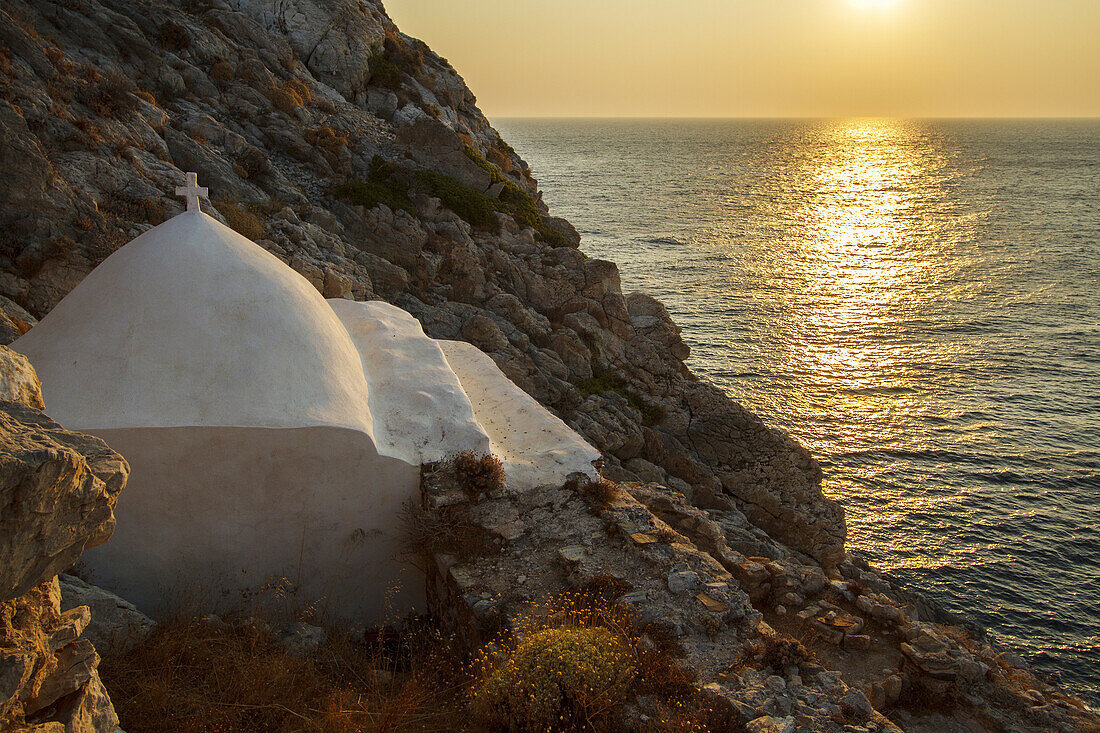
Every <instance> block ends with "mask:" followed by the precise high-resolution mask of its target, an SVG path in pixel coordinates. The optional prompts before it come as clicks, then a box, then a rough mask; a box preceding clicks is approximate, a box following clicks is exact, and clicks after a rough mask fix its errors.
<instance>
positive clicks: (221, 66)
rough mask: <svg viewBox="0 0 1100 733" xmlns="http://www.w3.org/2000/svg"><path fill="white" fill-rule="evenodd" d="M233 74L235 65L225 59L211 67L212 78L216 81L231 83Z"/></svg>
mask: <svg viewBox="0 0 1100 733" xmlns="http://www.w3.org/2000/svg"><path fill="white" fill-rule="evenodd" d="M233 73H234V71H233V64H231V63H229V62H228V61H226V60H225V59H218V60H217V61H215V62H214V63H213V64H211V65H210V78H211V79H213V80H214V81H229V80H230V79H232V78H233Z"/></svg>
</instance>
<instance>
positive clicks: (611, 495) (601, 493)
mask: <svg viewBox="0 0 1100 733" xmlns="http://www.w3.org/2000/svg"><path fill="white" fill-rule="evenodd" d="M584 491H585V493H586V494H587V495H588V496H589V497H591V499H592V500H593V501H594V502H595V503H596V504H597V505H599V506H606V505H607V504H610V503H611V502H613V501H615V500H616V499H618V498H619V497H620V496H622V489H620V488H619V485H618V484H617V483H615V482H614V481H609V480H608V479H605V478H602V477H601V478H600V480H599V481H592V482H591V483H589V484H588V485H586V486H585V487H584Z"/></svg>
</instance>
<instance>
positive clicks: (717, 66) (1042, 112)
mask: <svg viewBox="0 0 1100 733" xmlns="http://www.w3.org/2000/svg"><path fill="white" fill-rule="evenodd" d="M384 2H385V6H386V9H387V11H388V12H389V14H390V16H391V17H392V18H393V19H394V20H395V21H396V22H397V24H398V26H399V27H400V28H401V30H402V31H404V32H405V33H408V34H409V35H412V36H415V37H417V38H420V39H421V40H423V41H425V42H427V43H428V45H430V46H431V47H432V49H433V50H434V51H435V52H436V53H439V54H441V55H442V56H445V57H447V58H448V59H449V60H450V61H451V63H452V64H453V65H454V66H455V68H456V69H458V71H459V73H460V74H462V75H463V77H464V78H465V79H466V82H467V84H469V86H470V88H471V89H472V90H473V91H474V93H475V94H476V95H477V97H478V102H479V104H480V106H481V108H482V110H483V111H484V112H485V113H486V114H488V115H489V116H491V117H508V116H559V115H560V116H619V115H622V116H653V117H661V116H669V117H711V116H713V117H742V116H744V117H802V116H809V117H847V116H884V117H955V116H963V117H970V116H976V117H996V116H1023V117H1046V116H1054V117H1077V116H1100V0H384Z"/></svg>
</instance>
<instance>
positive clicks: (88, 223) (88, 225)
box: [73, 215, 95, 232]
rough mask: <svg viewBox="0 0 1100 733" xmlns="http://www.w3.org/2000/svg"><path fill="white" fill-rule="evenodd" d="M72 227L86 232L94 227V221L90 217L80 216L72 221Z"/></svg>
mask: <svg viewBox="0 0 1100 733" xmlns="http://www.w3.org/2000/svg"><path fill="white" fill-rule="evenodd" d="M73 226H75V227H76V228H77V229H79V230H80V231H82V232H86V231H88V230H89V229H92V228H93V227H94V226H95V221H94V220H93V219H92V218H91V217H90V216H84V215H80V216H78V217H76V218H75V219H73Z"/></svg>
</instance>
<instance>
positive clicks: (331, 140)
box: [302, 126, 348, 152]
mask: <svg viewBox="0 0 1100 733" xmlns="http://www.w3.org/2000/svg"><path fill="white" fill-rule="evenodd" d="M302 138H303V139H305V141H306V142H307V143H309V144H310V145H315V146H317V147H319V148H323V149H325V150H329V151H332V152H338V151H339V150H340V149H341V148H346V147H347V146H348V134H347V133H346V132H344V131H342V130H334V129H332V128H331V127H327V126H326V127H314V128H312V129H309V130H306V131H305V133H304V134H303V135H302Z"/></svg>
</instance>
